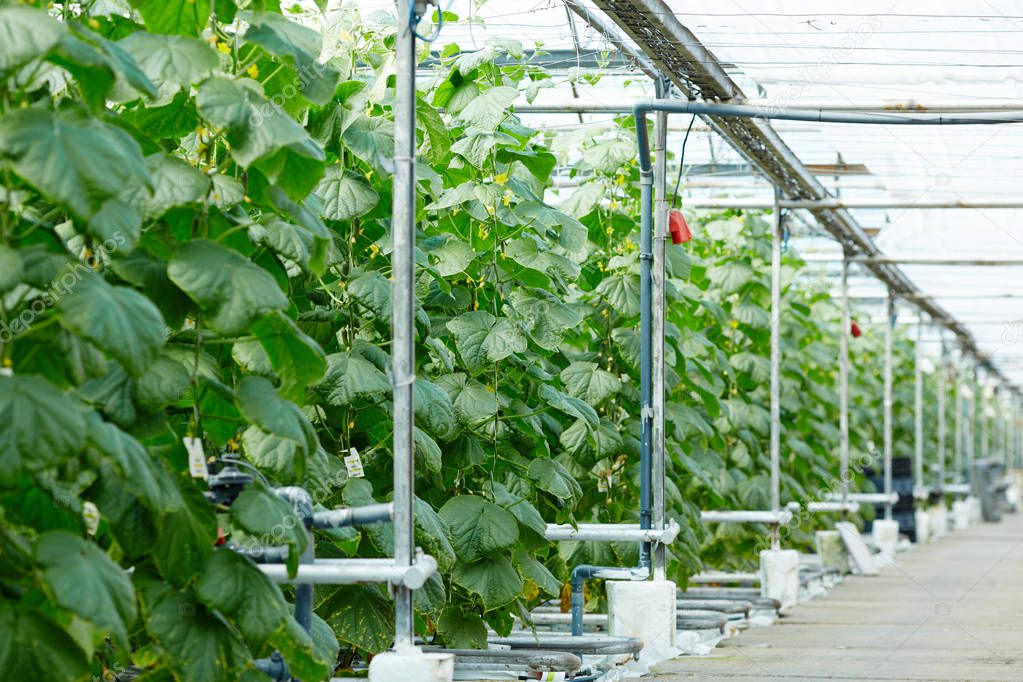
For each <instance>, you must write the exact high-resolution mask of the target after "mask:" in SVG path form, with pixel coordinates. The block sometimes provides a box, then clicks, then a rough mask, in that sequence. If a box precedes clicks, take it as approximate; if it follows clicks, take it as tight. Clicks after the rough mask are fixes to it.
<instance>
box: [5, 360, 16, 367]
mask: <svg viewBox="0 0 1023 682" xmlns="http://www.w3.org/2000/svg"><path fill="white" fill-rule="evenodd" d="M13 366H14V363H13V362H11V359H10V358H4V367H13Z"/></svg>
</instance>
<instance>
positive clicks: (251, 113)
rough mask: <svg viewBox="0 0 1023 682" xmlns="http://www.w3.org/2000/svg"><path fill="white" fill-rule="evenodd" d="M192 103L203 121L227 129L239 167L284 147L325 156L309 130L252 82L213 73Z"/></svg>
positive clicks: (310, 156) (304, 154)
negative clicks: (194, 103) (266, 96)
mask: <svg viewBox="0 0 1023 682" xmlns="http://www.w3.org/2000/svg"><path fill="white" fill-rule="evenodd" d="M195 102H196V106H197V107H198V108H199V113H201V114H202V115H203V117H204V118H206V120H208V121H209V122H210V123H212V124H213V125H215V126H217V127H218V128H223V129H224V130H226V131H227V139H228V141H229V142H230V143H231V155H232V156H233V157H234V159H235V160H236V161H237V162H238V163H239V164H240V165H242V166H251V165H252V164H254V163H255V162H256V161H259V160H260V159H264V158H266V157H268V156H270V155H271V154H273V153H274V152H276V151H278V150H280V149H282V148H285V147H286V148H287V149H288V150H289V151H290V152H292V153H294V154H297V155H298V156H300V157H305V158H307V159H311V160H313V161H323V159H324V155H323V150H322V149H320V147H319V145H317V144H316V143H315V142H314V141H313V139H312V138H311V137H309V133H307V132H306V131H305V129H304V128H303V127H302V126H300V125H299V124H298V123H296V122H295V121H294V119H292V118H291V117H290V116H288V114H287V113H285V112H284V111H283V110H282V109H281V108H280V107H279V106H277V105H276V104H274V103H273V102H271V101H269V100H267V99H265V98H264V97H263V95H262V92H261V88H260V86H259V84H258V83H256V82H255V81H251V80H248V79H242V80H238V81H234V80H229V79H227V78H222V77H219V76H214V77H213V78H210V79H209V80H207V81H206V82H205V83H203V84H202V85H201V86H199V91H198V93H197V95H196V98H195Z"/></svg>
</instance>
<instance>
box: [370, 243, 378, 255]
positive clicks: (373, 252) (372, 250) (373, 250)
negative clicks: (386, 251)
mask: <svg viewBox="0 0 1023 682" xmlns="http://www.w3.org/2000/svg"><path fill="white" fill-rule="evenodd" d="M379 253H380V247H379V246H377V245H376V244H370V245H369V257H370V258H376V257H377V254H379Z"/></svg>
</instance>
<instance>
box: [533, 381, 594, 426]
mask: <svg viewBox="0 0 1023 682" xmlns="http://www.w3.org/2000/svg"><path fill="white" fill-rule="evenodd" d="M539 394H540V398H541V399H542V400H543V401H544V402H546V403H547V404H548V405H550V406H551V407H553V408H554V409H556V410H560V411H562V412H564V413H565V414H568V415H571V416H573V417H575V418H576V419H585V420H586V422H587V423H588V424H589V425H590V426H593V427H596V426H597V425H599V424H600V418H599V417H598V416H597V413H596V411H595V410H594V409H593V408H592V407H590V406H589V405H588V404H587V403H586V402H584V401H582V400H580V399H579V398H576V397H574V396H570V395H567V394H565V393H562V392H561V391H559V390H558V389H556V388H554V387H553V386H551V385H549V384H543V385H542V386H540V390H539Z"/></svg>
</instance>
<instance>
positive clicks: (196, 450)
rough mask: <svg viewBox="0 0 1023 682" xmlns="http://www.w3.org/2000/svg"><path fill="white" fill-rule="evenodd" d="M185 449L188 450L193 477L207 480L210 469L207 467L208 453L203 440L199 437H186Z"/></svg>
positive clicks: (189, 471) (189, 467) (189, 469)
mask: <svg viewBox="0 0 1023 682" xmlns="http://www.w3.org/2000/svg"><path fill="white" fill-rule="evenodd" d="M184 443H185V449H186V450H188V473H190V474H191V475H192V478H201V479H202V480H204V481H205V480H206V479H208V478H209V477H210V470H209V469H208V468H207V467H206V453H205V452H203V449H202V440H200V439H199V438H185V439H184Z"/></svg>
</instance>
